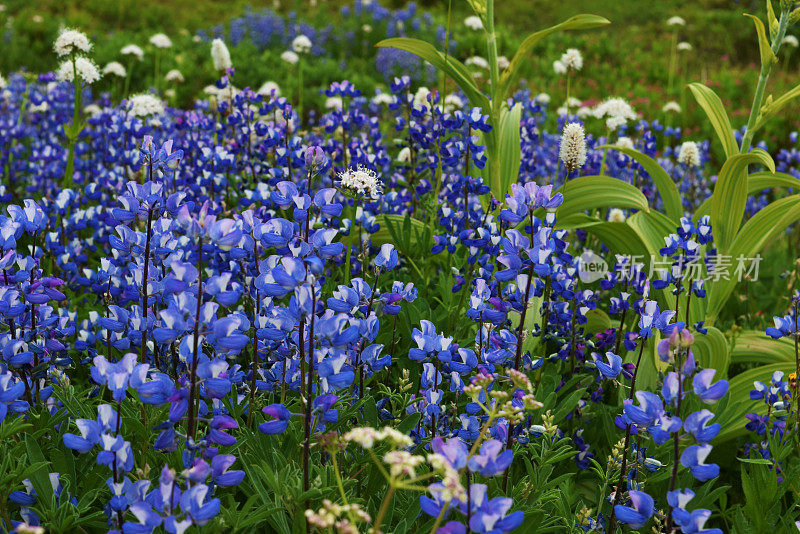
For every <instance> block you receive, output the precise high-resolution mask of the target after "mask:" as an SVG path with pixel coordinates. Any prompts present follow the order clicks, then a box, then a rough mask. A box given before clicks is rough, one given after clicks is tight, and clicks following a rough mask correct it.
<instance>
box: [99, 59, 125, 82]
mask: <svg viewBox="0 0 800 534" xmlns="http://www.w3.org/2000/svg"><path fill="white" fill-rule="evenodd" d="M109 74H112V75H114V76H119V77H120V78H124V77H125V76H127V74H128V73H127V71H126V70H125V67H124V66H123V65H122V63H120V62H118V61H112V62H111V63H109V64H108V65H106V66H105V67H103V75H104V76H108V75H109Z"/></svg>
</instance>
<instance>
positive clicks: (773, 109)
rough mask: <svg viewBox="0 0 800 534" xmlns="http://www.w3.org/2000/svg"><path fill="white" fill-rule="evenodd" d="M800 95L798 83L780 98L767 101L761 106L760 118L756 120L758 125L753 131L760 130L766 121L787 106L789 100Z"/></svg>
mask: <svg viewBox="0 0 800 534" xmlns="http://www.w3.org/2000/svg"><path fill="white" fill-rule="evenodd" d="M798 96H800V85H796V86H794V87H793V88H791V89H789V90H788V91H786V92H785V93H784V94H783V95H781V96H780V97H779V98H777V99H775V100H773V101H771V102H769V101H768V102H765V103H764V105H763V106H762V107H761V112H760V113H759V114H758V120H757V121H756V125H755V126H754V127H753V131H756V130H758V129H759V128H761V127H762V126H764V124H766V122H767V121H768V120H769V119H770V118H772V116H773V115H775V114H776V113H778V112H779V111H780V110H782V109H783V108H784V107H786V105H787V104H789V102H791V101H792V100H794V99H795V98H797V97H798Z"/></svg>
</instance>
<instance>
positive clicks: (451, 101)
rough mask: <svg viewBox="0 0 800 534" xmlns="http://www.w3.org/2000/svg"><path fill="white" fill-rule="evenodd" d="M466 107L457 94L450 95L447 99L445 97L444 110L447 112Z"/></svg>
mask: <svg viewBox="0 0 800 534" xmlns="http://www.w3.org/2000/svg"><path fill="white" fill-rule="evenodd" d="M463 107H464V101H463V100H461V97H460V96H458V95H457V94H455V93H450V94H449V95H447V96H446V97H444V109H445V111H453V110H455V109H461V108H463Z"/></svg>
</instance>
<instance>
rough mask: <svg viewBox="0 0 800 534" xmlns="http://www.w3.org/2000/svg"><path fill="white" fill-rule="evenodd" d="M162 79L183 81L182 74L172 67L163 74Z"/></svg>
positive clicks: (172, 81) (173, 81)
mask: <svg viewBox="0 0 800 534" xmlns="http://www.w3.org/2000/svg"><path fill="white" fill-rule="evenodd" d="M164 80H165V81H167V82H170V83H183V74H181V71H179V70H178V69H172V70H171V71H169V72H168V73H167V74H166V75H165V76H164Z"/></svg>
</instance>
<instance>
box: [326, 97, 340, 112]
mask: <svg viewBox="0 0 800 534" xmlns="http://www.w3.org/2000/svg"><path fill="white" fill-rule="evenodd" d="M343 106H344V102H342V97H340V96H331V97H328V98H326V99H325V109H330V110H331V111H339V110H341V109H342V107H343Z"/></svg>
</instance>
